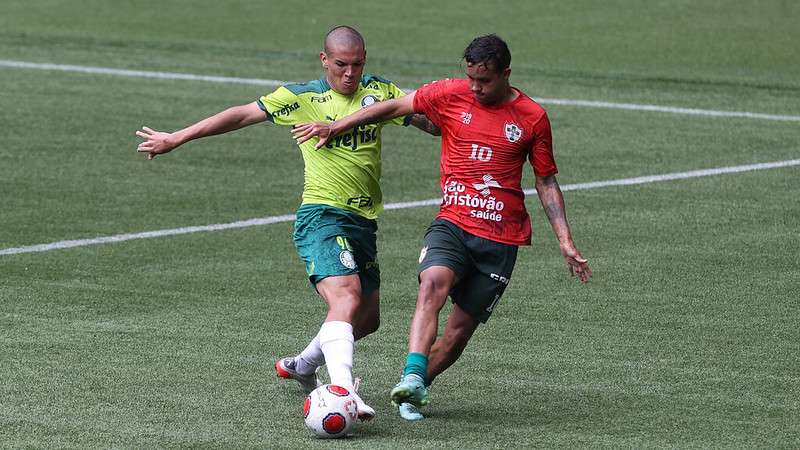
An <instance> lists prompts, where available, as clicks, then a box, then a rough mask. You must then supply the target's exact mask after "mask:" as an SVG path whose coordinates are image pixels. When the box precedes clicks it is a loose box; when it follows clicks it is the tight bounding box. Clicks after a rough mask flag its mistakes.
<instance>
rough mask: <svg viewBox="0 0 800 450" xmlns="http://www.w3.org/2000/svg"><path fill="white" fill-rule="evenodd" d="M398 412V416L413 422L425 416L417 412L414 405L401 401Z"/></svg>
mask: <svg viewBox="0 0 800 450" xmlns="http://www.w3.org/2000/svg"><path fill="white" fill-rule="evenodd" d="M398 411H399V412H400V417H402V418H403V419H405V420H408V421H410V422H414V421H417V420H422V419H424V418H425V416H423V415H422V413H420V412H419V409H417V407H416V406H414V405H412V404H411V403H401V404H400V407H399V408H398Z"/></svg>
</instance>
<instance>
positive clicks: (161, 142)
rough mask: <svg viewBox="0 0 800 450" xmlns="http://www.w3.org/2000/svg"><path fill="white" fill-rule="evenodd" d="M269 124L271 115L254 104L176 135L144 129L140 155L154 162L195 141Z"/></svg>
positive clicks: (200, 123) (240, 107)
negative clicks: (145, 154) (262, 123)
mask: <svg viewBox="0 0 800 450" xmlns="http://www.w3.org/2000/svg"><path fill="white" fill-rule="evenodd" d="M265 120H267V115H266V114H265V113H264V111H262V110H261V108H259V106H258V103H256V102H253V103H248V104H246V105H240V106H233V107H231V108H228V109H226V110H225V111H222V112H220V113H217V114H214V115H213V116H211V117H207V118H205V119H203V120H201V121H199V122H197V123H195V124H193V125H190V126H188V127H186V128H184V129H182V130H178V131H175V132H173V133H165V132H163V131H156V130H153V129H151V128H148V127H142V129H141V130H138V131H137V132H136V135H137V136H139V137H140V138H142V139H144V142H141V143H140V144H139V146H138V147H137V149H136V151H138V152H140V153H147V159H153V158H155V157H156V156H157V155H161V154H164V153H169V152H171V151H172V150H174V149H175V148H177V147H179V146H181V145H183V144H185V143H186V142H189V141H191V140H193V139H198V138H202V137H206V136H213V135H216V134H223V133H227V132H229V131H233V130H238V129H239V128H242V127H246V126H248V125H252V124H254V123H258V122H263V121H265Z"/></svg>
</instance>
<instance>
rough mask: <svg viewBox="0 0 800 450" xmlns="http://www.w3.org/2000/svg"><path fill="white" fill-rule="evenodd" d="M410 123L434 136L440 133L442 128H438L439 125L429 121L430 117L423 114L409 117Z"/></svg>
mask: <svg viewBox="0 0 800 450" xmlns="http://www.w3.org/2000/svg"><path fill="white" fill-rule="evenodd" d="M411 125H414V126H415V127H417V128H419V129H420V130H422V131H424V132H426V133H428V134H432V135H434V136H441V135H442V130H440V129H439V127H437V126H436V125H435V124H434V123H433V122H431V121H430V119H428V118H427V117H426V116H425V115H424V114H414V115H413V116H412V117H411Z"/></svg>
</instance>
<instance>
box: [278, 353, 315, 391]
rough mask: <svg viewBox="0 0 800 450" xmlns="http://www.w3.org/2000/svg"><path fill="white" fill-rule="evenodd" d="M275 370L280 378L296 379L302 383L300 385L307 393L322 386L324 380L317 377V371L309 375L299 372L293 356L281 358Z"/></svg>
mask: <svg viewBox="0 0 800 450" xmlns="http://www.w3.org/2000/svg"><path fill="white" fill-rule="evenodd" d="M275 372H276V373H277V374H278V377H280V378H284V379H287V380H295V381H297V382H298V383H300V387H302V388H303V391H304V392H305V393H306V394H310V393H311V391H313V390H314V389H316V388H318V387H320V386H322V382H321V381H320V380H319V378H317V373H316V372H314V373H310V374H308V375H302V374H299V373H297V370H296V365H295V362H294V358H293V357H291V356H287V357H286V358H281V359H279V360H278V361H277V362H276V363H275Z"/></svg>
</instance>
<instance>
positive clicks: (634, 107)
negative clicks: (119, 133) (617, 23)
mask: <svg viewBox="0 0 800 450" xmlns="http://www.w3.org/2000/svg"><path fill="white" fill-rule="evenodd" d="M0 67H8V68H16V69H36V70H56V71H62V72H79V73H90V74H100V75H118V76H125V77H140V78H159V79H165V80H188V81H206V82H212V83H232V84H250V85H258V86H273V87H277V86H283V85H284V84H288V83H290V82H289V81H281V80H269V79H259V78H238V77H220V76H213V75H196V74H191V73H176V72H150V71H144V70H124V69H112V68H108V67H92V66H75V65H66V64H41V63H32V62H25V61H15V60H8V59H0ZM536 101H537V102H539V103H541V104H544V105H565V106H580V107H586V108H604V109H622V110H630V111H647V112H660V113H669V114H688V115H696V116H707V117H732V118H745V119H760V120H777V121H790V122H800V116H791V115H781V114H764V113H755V112H746V111H716V110H712V109H698V108H678V107H672V106H659V105H641V104H635V103H613V102H601V101H594V100H570V99H559V98H537V99H536Z"/></svg>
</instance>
